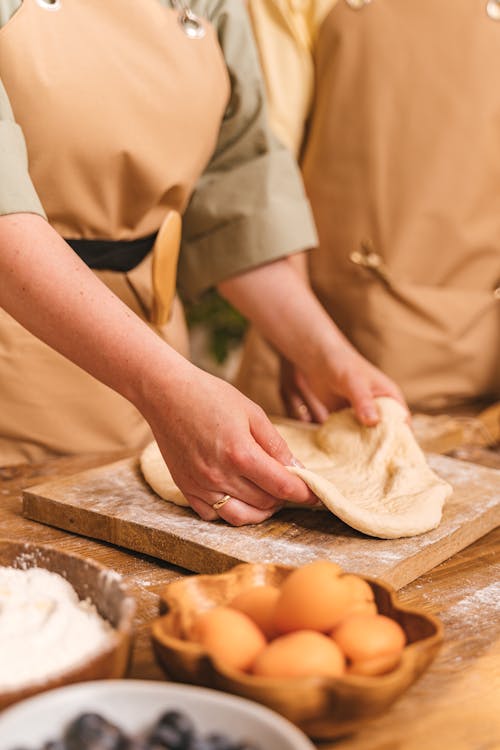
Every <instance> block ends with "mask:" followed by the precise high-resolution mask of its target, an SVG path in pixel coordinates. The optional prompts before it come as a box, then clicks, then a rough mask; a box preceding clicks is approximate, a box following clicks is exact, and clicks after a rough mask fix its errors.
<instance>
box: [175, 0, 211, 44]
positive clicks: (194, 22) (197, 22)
mask: <svg viewBox="0 0 500 750" xmlns="http://www.w3.org/2000/svg"><path fill="white" fill-rule="evenodd" d="M172 5H173V7H174V8H176V9H177V10H178V11H179V18H178V20H179V24H180V26H181V28H182V30H183V32H184V33H185V35H186V36H187V37H189V38H190V39H203V37H204V36H205V34H206V33H207V32H206V30H205V27H204V26H203V22H202V20H201V18H200V17H199V16H197V15H196V13H193V11H192V10H191V8H189V7H188V6H187V4H186V2H184V0H172Z"/></svg>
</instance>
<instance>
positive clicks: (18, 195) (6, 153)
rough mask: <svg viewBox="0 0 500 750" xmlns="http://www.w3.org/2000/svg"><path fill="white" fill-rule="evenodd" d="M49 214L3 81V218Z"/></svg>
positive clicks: (0, 99)
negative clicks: (37, 186) (40, 198)
mask: <svg viewBox="0 0 500 750" xmlns="http://www.w3.org/2000/svg"><path fill="white" fill-rule="evenodd" d="M16 213H33V214H40V216H43V217H44V218H45V212H44V210H43V208H42V204H41V203H40V200H39V198H38V195H37V193H36V190H35V188H34V187H33V183H32V182H31V178H30V176H29V172H28V155H27V151H26V143H25V141H24V136H23V134H22V131H21V128H20V127H19V125H18V124H17V123H16V122H15V121H14V116H13V114H12V109H11V106H10V103H9V100H8V97H7V94H6V91H5V88H4V86H3V84H2V81H1V80H0V215H5V214H16Z"/></svg>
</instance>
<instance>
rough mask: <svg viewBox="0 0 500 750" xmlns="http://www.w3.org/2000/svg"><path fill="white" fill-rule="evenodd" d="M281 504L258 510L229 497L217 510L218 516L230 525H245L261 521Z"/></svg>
mask: <svg viewBox="0 0 500 750" xmlns="http://www.w3.org/2000/svg"><path fill="white" fill-rule="evenodd" d="M281 507H282V506H281V505H280V506H277V507H274V508H272V509H268V510H259V509H258V508H254V507H253V506H251V505H248V504H247V503H245V502H243V501H242V500H240V499H239V498H236V497H231V499H230V500H228V501H227V503H225V505H223V506H222V508H219V510H218V511H217V513H218V515H219V517H220V518H222V519H224V521H226V522H227V523H230V524H231V525H232V526H246V525H248V524H254V523H262V521H266V520H267V519H268V518H270V517H271V516H272V515H273V514H274V513H276V512H277V511H278V510H279V509H280V508H281Z"/></svg>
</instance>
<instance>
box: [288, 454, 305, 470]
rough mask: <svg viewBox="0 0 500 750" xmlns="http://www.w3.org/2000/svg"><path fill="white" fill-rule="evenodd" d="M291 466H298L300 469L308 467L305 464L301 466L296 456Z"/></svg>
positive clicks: (293, 457)
mask: <svg viewBox="0 0 500 750" xmlns="http://www.w3.org/2000/svg"><path fill="white" fill-rule="evenodd" d="M289 466H296V467H297V468H298V469H305V468H306V467H305V466H304V464H301V463H300V461H299V459H298V458H295V456H292V459H291V461H290V463H289Z"/></svg>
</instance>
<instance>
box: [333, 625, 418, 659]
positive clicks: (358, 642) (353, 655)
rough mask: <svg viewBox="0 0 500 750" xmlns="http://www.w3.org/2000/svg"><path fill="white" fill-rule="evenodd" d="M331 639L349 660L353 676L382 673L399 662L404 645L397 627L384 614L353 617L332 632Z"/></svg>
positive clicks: (404, 638) (401, 632)
mask: <svg viewBox="0 0 500 750" xmlns="http://www.w3.org/2000/svg"><path fill="white" fill-rule="evenodd" d="M332 638H333V639H334V641H335V643H336V644H337V645H338V646H339V647H340V649H341V650H342V651H343V653H344V654H345V656H346V657H347V658H348V659H349V661H350V662H351V663H350V666H349V672H351V673H353V674H383V673H384V672H388V671H390V670H391V669H393V668H394V667H395V666H396V664H397V663H398V662H399V659H400V657H401V653H402V651H403V648H404V646H405V643H406V635H405V632H404V630H403V629H402V628H401V626H400V625H399V624H398V623H397V622H396V621H395V620H391V618H390V617H385V615H372V614H353V615H350V616H349V617H346V618H345V619H344V620H342V622H341V623H340V624H339V625H338V626H337V627H336V628H335V629H334V630H333V632H332Z"/></svg>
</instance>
